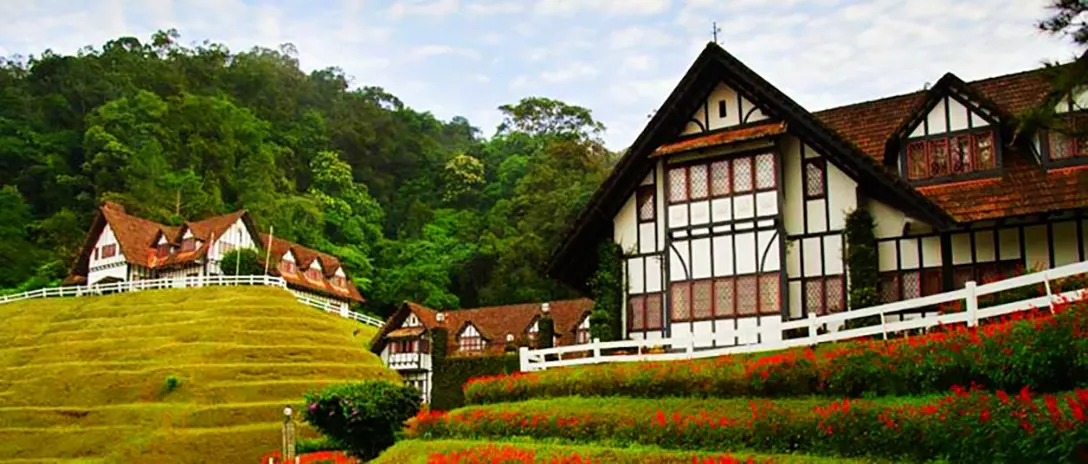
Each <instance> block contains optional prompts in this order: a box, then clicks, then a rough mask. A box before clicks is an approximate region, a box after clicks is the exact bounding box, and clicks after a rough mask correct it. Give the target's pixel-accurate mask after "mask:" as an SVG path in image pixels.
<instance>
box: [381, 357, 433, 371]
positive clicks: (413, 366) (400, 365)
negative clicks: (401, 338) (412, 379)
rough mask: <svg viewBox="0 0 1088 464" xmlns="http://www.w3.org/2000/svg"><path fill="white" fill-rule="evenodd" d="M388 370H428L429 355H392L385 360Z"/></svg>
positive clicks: (429, 364)
mask: <svg viewBox="0 0 1088 464" xmlns="http://www.w3.org/2000/svg"><path fill="white" fill-rule="evenodd" d="M385 363H386V365H388V366H389V368H390V369H393V370H400V371H410V370H430V369H431V354H430V353H392V354H389V355H388V358H386V360H385Z"/></svg>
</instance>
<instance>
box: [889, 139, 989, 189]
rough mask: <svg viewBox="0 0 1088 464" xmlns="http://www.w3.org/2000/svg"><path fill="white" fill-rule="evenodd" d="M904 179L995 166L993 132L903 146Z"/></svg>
mask: <svg viewBox="0 0 1088 464" xmlns="http://www.w3.org/2000/svg"><path fill="white" fill-rule="evenodd" d="M906 159H907V161H906V162H907V166H906V171H907V178H908V179H910V180H925V179H936V178H942V177H949V176H956V175H960V174H967V173H971V172H978V171H986V170H990V169H993V168H995V167H997V147H996V145H995V140H994V133H993V130H985V131H980V132H972V133H960V134H956V135H951V136H946V137H937V138H930V139H925V140H916V141H913V142H910V143H909V144H907V147H906Z"/></svg>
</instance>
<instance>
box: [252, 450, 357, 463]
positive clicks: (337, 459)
mask: <svg viewBox="0 0 1088 464" xmlns="http://www.w3.org/2000/svg"><path fill="white" fill-rule="evenodd" d="M269 460H271V462H272V463H273V464H294V463H295V461H293V460H292V461H291V462H290V463H288V462H287V461H284V460H283V455H282V454H281V453H280V452H279V451H276V452H274V453H269V454H266V455H265V456H263V457H261V460H260V464H268V463H269ZM298 464H359V460H358V459H355V458H353V457H350V456H348V455H347V454H346V453H344V452H342V451H318V452H316V453H306V454H300V455H298Z"/></svg>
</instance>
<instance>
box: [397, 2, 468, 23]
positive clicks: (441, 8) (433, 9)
mask: <svg viewBox="0 0 1088 464" xmlns="http://www.w3.org/2000/svg"><path fill="white" fill-rule="evenodd" d="M459 6H460V5H459V2H458V0H433V1H427V0H397V1H396V2H395V3H393V5H392V6H390V7H389V16H391V17H393V19H401V18H403V17H405V16H433V17H443V16H448V15H450V14H453V13H454V12H456V11H457V9H458V7H459Z"/></svg>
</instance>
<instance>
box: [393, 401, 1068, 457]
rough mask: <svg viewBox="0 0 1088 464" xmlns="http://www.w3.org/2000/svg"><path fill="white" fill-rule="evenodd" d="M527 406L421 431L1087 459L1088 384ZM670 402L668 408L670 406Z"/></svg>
mask: <svg viewBox="0 0 1088 464" xmlns="http://www.w3.org/2000/svg"><path fill="white" fill-rule="evenodd" d="M553 403H554V404H551V405H549V406H551V407H549V408H547V409H541V408H531V409H528V410H526V409H525V408H520V407H518V405H509V406H506V405H500V406H485V407H471V408H465V409H464V410H459V411H454V412H453V413H450V414H443V413H421V414H420V415H418V416H416V418H415V419H413V420H412V421H411V422H410V423H409V430H410V434H411V435H412V436H415V437H425V438H446V437H472V438H475V439H494V438H504V437H510V436H521V437H528V438H531V439H535V440H567V441H573V442H582V443H589V442H609V443H614V444H615V445H614V446H628V445H655V446H660V447H663V448H672V449H700V450H707V451H732V450H738V449H747V450H756V451H762V452H772V453H792V452H796V451H798V450H803V451H804V452H805V453H806V454H813V455H831V456H841V457H867V458H876V459H895V460H907V461H932V460H937V459H946V460H948V461H951V462H1007V463H1013V462H1083V461H1077V460H1078V458H1081V456H1079V455H1078V454H1079V452H1080V450H1079V449H1078V448H1079V447H1082V446H1083V444H1084V443H1088V417H1086V413H1085V410H1086V409H1088V390H1077V391H1075V392H1070V393H1064V394H1060V395H1058V396H1050V395H1046V396H1043V397H1042V398H1039V397H1038V396H1037V395H1036V396H1034V397H1033V395H1032V394H1031V393H1030V392H1029V391H1028V390H1027V389H1024V390H1022V391H1021V393H1020V394H1019V395H1015V396H1013V397H1010V396H1009V395H1006V394H1004V393H1002V392H1000V391H999V392H998V393H997V394H996V395H995V394H990V393H984V392H981V391H977V390H976V391H967V390H966V389H964V388H963V387H959V386H956V387H955V388H954V389H953V394H951V395H948V396H946V397H943V398H935V399H927V400H921V401H914V402H911V401H903V402H901V403H898V404H895V403H892V402H889V401H882V402H869V401H865V400H858V401H851V400H842V401H829V402H826V403H824V404H817V405H815V407H813V406H809V405H806V404H805V403H804V402H799V401H790V402H784V403H780V402H774V401H750V402H748V404H747V408H744V407H741V408H735V409H733V410H722V411H714V410H711V411H707V410H706V409H702V410H699V411H693V410H692V409H688V408H681V409H674V410H670V409H658V410H656V411H652V412H650V411H646V410H644V409H640V408H637V407H624V406H625V404H624V403H622V402H613V403H608V404H602V405H601V406H590V405H585V404H577V405H576V406H577V407H563V404H562V403H561V402H558V401H556V402H553ZM666 407H667V406H666Z"/></svg>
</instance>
